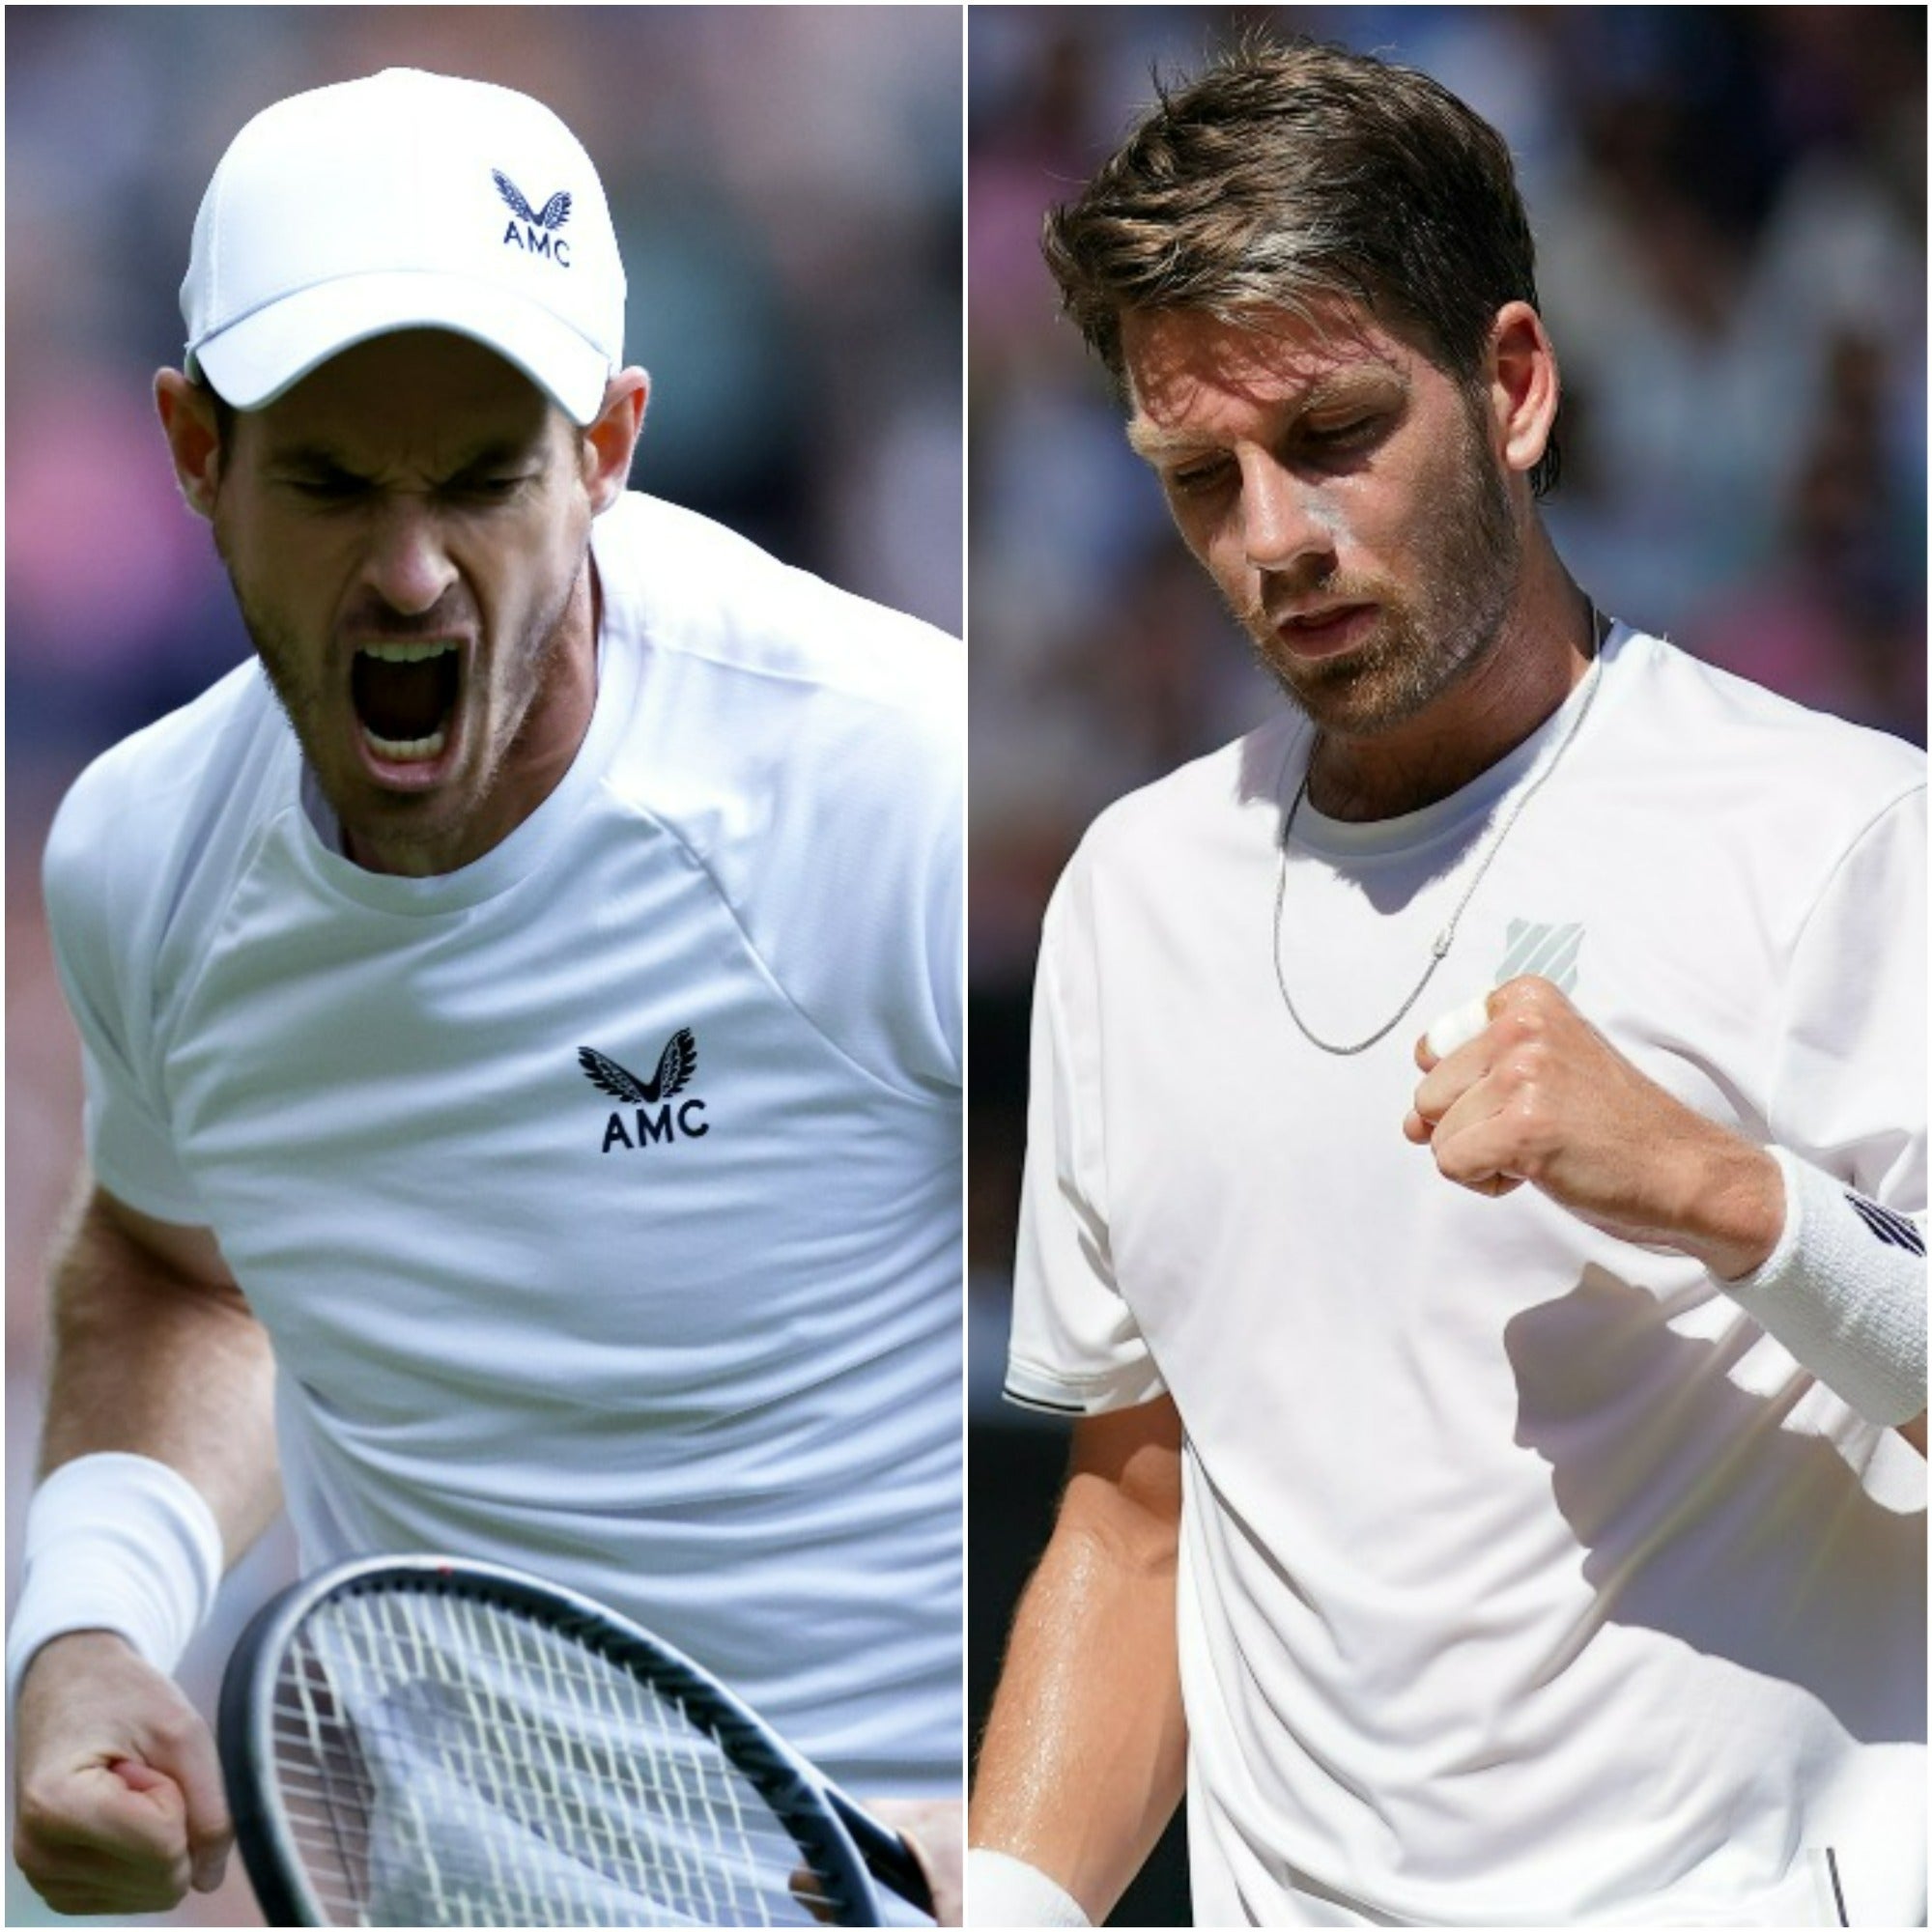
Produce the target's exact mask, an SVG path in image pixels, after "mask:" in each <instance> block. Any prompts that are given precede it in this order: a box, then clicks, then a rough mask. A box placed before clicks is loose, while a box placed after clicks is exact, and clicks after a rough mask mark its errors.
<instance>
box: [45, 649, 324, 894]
mask: <svg viewBox="0 0 1932 1932" xmlns="http://www.w3.org/2000/svg"><path fill="white" fill-rule="evenodd" d="M294 757H295V741H294V738H293V736H292V734H291V733H290V731H289V729H288V725H287V723H286V721H285V720H284V718H283V716H282V713H281V711H280V709H279V708H278V707H277V705H276V703H275V700H274V697H273V696H272V694H271V693H270V689H269V685H268V681H267V679H266V678H265V677H264V676H263V674H262V671H261V668H260V667H259V666H258V665H257V664H256V663H255V661H254V660H252V659H251V660H249V661H248V662H247V663H245V664H241V665H239V666H237V667H236V668H235V669H234V670H232V671H230V672H229V673H228V675H227V676H225V677H223V678H222V679H220V680H219V682H217V683H215V684H213V685H212V686H211V687H210V688H209V689H208V690H207V691H205V692H204V693H202V695H201V696H199V697H197V698H195V699H194V700H193V701H192V702H190V703H188V704H185V705H184V706H182V707H181V708H180V709H179V710H177V711H173V712H170V713H169V714H168V715H167V716H166V717H164V718H161V719H159V720H157V721H156V723H155V724H153V725H148V726H147V727H146V728H145V729H143V730H140V731H137V732H135V733H133V734H132V735H131V736H130V737H128V738H124V739H123V740H122V741H121V742H120V743H119V744H117V745H115V746H113V747H112V748H110V749H109V750H108V751H106V752H103V753H101V754H100V755H99V757H98V758H96V759H95V760H94V762H93V763H92V764H90V765H89V766H88V767H87V768H86V770H84V771H83V772H82V773H81V775H80V776H79V778H77V779H76V780H75V781H73V784H72V785H71V787H70V788H69V790H68V793H67V795H66V797H65V798H64V799H63V800H62V801H61V805H60V809H59V810H58V811H57V812H56V813H55V815H54V821H53V826H52V828H51V830H50V831H49V833H48V835H47V844H46V852H45V857H44V861H43V874H44V879H45V885H46V893H47V901H48V908H49V911H50V913H51V914H52V915H53V916H54V917H55V918H56V920H59V919H60V918H61V917H62V916H63V915H66V914H71V913H79V912H82V911H84V910H85V909H86V908H87V907H88V906H89V905H95V906H97V907H98V910H99V912H100V913H103V914H106V915H108V916H111V917H112V918H114V919H115V920H116V921H117V923H123V922H128V921H131V920H132V919H134V918H135V917H136V916H137V913H138V910H139V909H140V908H141V907H143V906H150V907H152V906H155V905H156V904H160V903H164V902H165V900H166V899H167V897H168V896H169V895H170V894H172V893H176V892H178V891H179V889H180V885H181V881H182V879H183V876H184V874H185V873H186V872H189V871H192V870H195V869H197V868H200V867H205V866H206V865H207V864H208V863H210V861H211V860H213V859H214V858H216V857H217V855H218V854H219V853H220V852H222V851H223V850H225V849H226V848H227V847H228V846H230V845H231V844H232V843H233V841H234V838H236V836H238V835H241V836H245V834H243V832H242V828H243V827H244V825H245V823H246V822H247V821H248V819H249V816H250V814H249V810H248V807H249V805H250V803H251V801H256V800H259V799H260V798H262V797H263V796H264V795H265V787H266V786H268V785H270V784H271V783H273V782H274V781H277V780H278V779H280V778H282V777H284V776H286V774H287V773H288V771H289V770H290V769H291V765H292V761H293V759H294Z"/></svg>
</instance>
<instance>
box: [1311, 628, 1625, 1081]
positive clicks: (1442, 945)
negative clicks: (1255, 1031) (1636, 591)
mask: <svg viewBox="0 0 1932 1932" xmlns="http://www.w3.org/2000/svg"><path fill="white" fill-rule="evenodd" d="M1603 628H1604V625H1603V619H1602V618H1601V617H1600V616H1599V615H1598V614H1597V607H1596V605H1595V604H1594V603H1592V604H1591V606H1590V643H1591V648H1592V651H1593V654H1594V655H1593V658H1592V662H1591V665H1590V668H1589V671H1588V672H1587V674H1586V678H1585V682H1586V683H1587V684H1588V685H1589V689H1588V690H1587V691H1586V692H1584V694H1583V701H1582V703H1581V704H1580V705H1578V706H1577V716H1576V718H1575V719H1574V720H1573V721H1572V723H1571V725H1570V728H1569V730H1568V731H1566V732H1565V733H1564V734H1563V742H1562V743H1561V744H1560V745H1558V746H1557V748H1556V751H1555V754H1554V755H1553V756H1552V757H1551V758H1550V760H1549V762H1548V764H1546V765H1545V766H1544V768H1543V769H1542V771H1540V772H1538V773H1537V775H1536V777H1535V778H1534V779H1533V780H1532V781H1530V782H1529V784H1527V785H1526V786H1525V787H1524V788H1523V789H1522V791H1520V793H1519V794H1518V795H1517V798H1516V801H1515V803H1514V804H1513V805H1511V807H1510V809H1509V810H1508V812H1507V813H1506V814H1505V815H1504V818H1503V821H1502V823H1501V824H1500V825H1499V826H1498V827H1497V828H1496V831H1495V836H1494V837H1493V838H1491V840H1490V841H1489V845H1488V847H1487V848H1486V849H1485V851H1484V853H1483V856H1482V861H1481V863H1480V864H1479V865H1478V866H1477V867H1476V871H1475V876H1474V877H1473V878H1471V879H1470V881H1469V883H1468V885H1467V887H1466V888H1465V889H1464V890H1463V896H1462V897H1461V898H1460V899H1459V900H1457V902H1456V910H1455V911H1454V912H1452V913H1451V914H1450V915H1449V921H1448V923H1447V924H1446V925H1444V926H1443V928H1442V930H1441V931H1440V932H1438V933H1437V934H1436V935H1435V939H1434V940H1433V941H1432V942H1431V944H1430V948H1429V964H1428V965H1427V966H1425V967H1424V968H1423V969H1422V978H1421V979H1419V980H1417V981H1416V982H1415V985H1414V987H1413V988H1412V989H1411V991H1410V993H1409V996H1408V998H1407V999H1406V1000H1405V1001H1404V1002H1403V1003H1402V1005H1401V1006H1400V1007H1398V1008H1397V1009H1396V1010H1395V1012H1394V1014H1393V1016H1392V1017H1391V1018H1390V1019H1389V1021H1388V1022H1387V1024H1386V1025H1384V1026H1380V1027H1378V1028H1377V1029H1376V1031H1375V1032H1374V1033H1372V1034H1370V1035H1369V1037H1367V1038H1366V1039H1358V1040H1356V1041H1355V1042H1354V1043H1353V1044H1352V1045H1350V1044H1349V1043H1348V1042H1346V1041H1342V1040H1333V1039H1323V1038H1322V1037H1321V1035H1320V1034H1319V1033H1317V1032H1316V1031H1315V1030H1314V1029H1313V1028H1312V1027H1311V1026H1310V1025H1309V1024H1308V1022H1307V1021H1306V1020H1305V1019H1303V1018H1302V1017H1301V1015H1300V1014H1299V1013H1298V1012H1296V1011H1295V1009H1294V1001H1293V997H1292V996H1291V995H1290V993H1289V990H1288V979H1287V976H1286V975H1285V974H1284V973H1283V972H1282V970H1281V907H1282V900H1283V899H1284V897H1285V896H1286V895H1287V893H1288V841H1289V838H1290V836H1291V835H1292V834H1293V831H1294V815H1295V813H1296V812H1298V811H1299V810H1301V801H1302V800H1303V799H1304V798H1306V797H1307V796H1308V781H1309V777H1310V775H1311V774H1312V773H1313V772H1314V770H1315V754H1316V753H1317V752H1319V751H1320V750H1321V739H1320V737H1319V736H1318V737H1317V739H1316V742H1315V744H1314V745H1313V746H1311V747H1310V749H1309V753H1308V763H1307V765H1306V766H1305V767H1304V768H1303V771H1302V774H1301V782H1300V783H1299V784H1298V785H1296V786H1295V788H1294V798H1293V801H1292V802H1291V804H1290V805H1289V808H1288V818H1287V820H1286V822H1285V823H1284V824H1283V826H1282V828H1281V868H1280V870H1279V871H1278V872H1277V874H1276V876H1275V884H1274V982H1275V984H1276V985H1277V986H1279V987H1280V988H1281V1003H1282V1005H1283V1006H1284V1007H1286V1008H1287V1009H1288V1016H1289V1018H1290V1019H1292V1020H1293V1022H1294V1024H1295V1025H1296V1026H1297V1027H1298V1028H1299V1029H1300V1031H1301V1036H1302V1037H1303V1038H1304V1039H1306V1040H1307V1041H1308V1043H1309V1044H1310V1045H1311V1046H1318V1047H1320V1048H1321V1051H1322V1052H1323V1053H1333V1054H1338V1055H1347V1054H1355V1053H1366V1052H1367V1051H1368V1050H1369V1048H1370V1047H1372V1046H1374V1045H1375V1044H1376V1043H1377V1041H1378V1040H1383V1039H1386V1038H1387V1037H1389V1035H1390V1034H1392V1033H1393V1032H1394V1031H1395V1030H1396V1028H1397V1027H1399V1026H1400V1025H1401V1024H1402V1023H1403V1021H1404V1020H1406V1018H1407V1017H1408V1014H1409V1011H1410V1009H1412V1008H1413V1007H1414V1005H1415V1003H1416V1001H1417V1000H1419V999H1421V997H1422V995H1423V991H1424V989H1425V988H1426V987H1427V986H1428V984H1429V982H1430V980H1433V979H1434V978H1435V969H1436V968H1437V967H1438V966H1440V965H1441V964H1442V962H1443V960H1445V959H1446V958H1448V956H1449V949H1450V948H1451V947H1452V946H1454V945H1455V943H1456V928H1457V926H1458V925H1460V924H1461V923H1462V920H1463V913H1465V912H1466V911H1467V910H1468V908H1469V901H1470V900H1471V899H1472V898H1474V897H1475V896H1476V888H1477V887H1478V886H1480V885H1481V884H1482V883H1483V875H1484V874H1485V873H1486V872H1487V871H1488V870H1489V869H1490V867H1491V866H1492V864H1493V863H1494V861H1495V856H1496V854H1497V853H1498V852H1500V851H1501V850H1502V848H1503V840H1504V839H1505V838H1508V837H1509V836H1510V829H1511V827H1512V826H1514V825H1515V824H1516V822H1517V820H1518V819H1519V818H1520V817H1521V816H1522V812H1523V808H1524V807H1525V806H1526V805H1528V803H1529V802H1530V800H1531V799H1533V798H1534V797H1535V796H1536V794H1537V793H1538V792H1540V791H1541V790H1542V789H1543V787H1544V785H1545V784H1546V783H1547V782H1548V780H1549V778H1550V775H1551V774H1552V773H1553V772H1554V771H1555V770H1556V767H1557V766H1558V765H1560V764H1561V763H1562V762H1563V754H1564V753H1565V752H1567V751H1568V750H1569V749H1570V747H1571V746H1572V745H1573V744H1574V743H1575V742H1576V739H1577V733H1578V732H1579V731H1580V730H1582V728H1583V721H1584V720H1585V719H1586V718H1587V717H1589V715H1590V706H1591V705H1592V704H1594V703H1595V702H1596V701H1597V687H1598V686H1599V685H1600V684H1602V683H1603V681H1604V652H1603V639H1602V632H1603Z"/></svg>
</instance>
